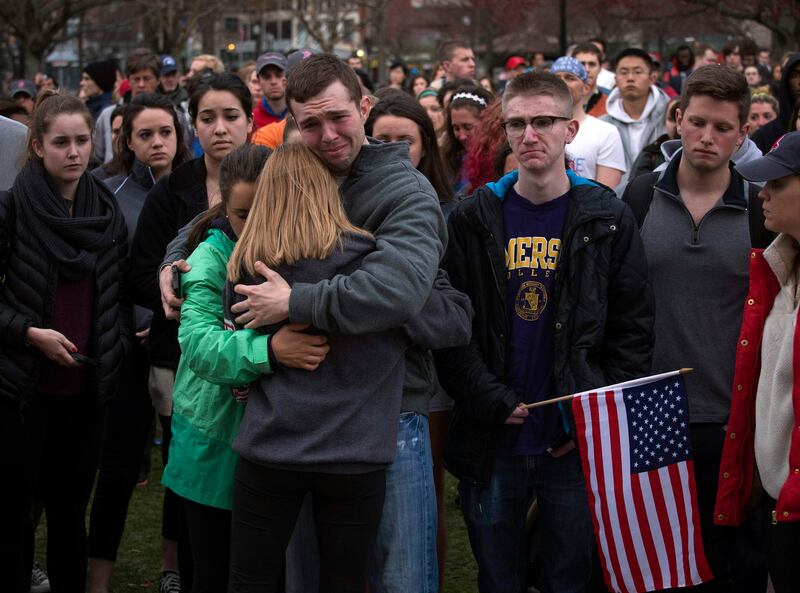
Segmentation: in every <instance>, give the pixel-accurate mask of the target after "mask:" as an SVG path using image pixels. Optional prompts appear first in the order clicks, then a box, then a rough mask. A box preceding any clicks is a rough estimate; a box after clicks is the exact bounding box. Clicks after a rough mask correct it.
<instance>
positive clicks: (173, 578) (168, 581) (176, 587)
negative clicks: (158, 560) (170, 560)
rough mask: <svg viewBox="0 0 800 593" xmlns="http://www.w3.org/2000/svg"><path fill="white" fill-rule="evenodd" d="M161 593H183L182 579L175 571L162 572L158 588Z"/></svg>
mask: <svg viewBox="0 0 800 593" xmlns="http://www.w3.org/2000/svg"><path fill="white" fill-rule="evenodd" d="M158 591H159V593H181V577H180V575H178V573H177V572H175V571H174V570H165V571H162V572H161V579H160V580H159V586H158Z"/></svg>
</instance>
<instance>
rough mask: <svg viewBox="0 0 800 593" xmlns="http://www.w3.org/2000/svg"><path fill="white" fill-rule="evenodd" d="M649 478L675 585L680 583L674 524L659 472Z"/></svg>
mask: <svg viewBox="0 0 800 593" xmlns="http://www.w3.org/2000/svg"><path fill="white" fill-rule="evenodd" d="M647 476H648V481H649V482H650V492H652V494H653V502H654V503H655V509H656V517H657V519H658V523H659V526H660V529H659V532H660V533H661V538H662V539H663V541H664V548H665V550H666V552H667V560H668V561H669V574H670V584H671V585H674V584H675V583H677V582H678V581H677V578H678V562H677V560H676V558H677V556H676V550H675V540H674V539H673V537H672V522H671V521H670V519H669V514H668V513H667V503H666V501H665V500H664V489H663V487H662V485H661V476H659V474H658V472H647Z"/></svg>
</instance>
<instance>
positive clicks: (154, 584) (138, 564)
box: [36, 448, 477, 593]
mask: <svg viewBox="0 0 800 593" xmlns="http://www.w3.org/2000/svg"><path fill="white" fill-rule="evenodd" d="M151 453H152V455H151V459H152V462H153V469H152V471H151V473H150V483H149V484H148V485H147V486H145V487H143V488H136V490H135V491H134V493H133V498H132V499H131V504H130V508H129V510H128V523H127V525H126V526H125V534H124V535H123V537H122V544H121V546H120V550H119V555H118V558H117V563H116V566H115V568H114V577H113V580H112V593H139V592H142V591H149V592H155V591H158V572H159V554H160V546H161V538H160V533H161V500H162V497H163V492H164V489H163V488H162V487H161V484H160V483H159V478H160V475H161V457H160V455H159V453H158V449H156V448H153V449H152V451H151ZM446 485H447V526H448V530H449V534H448V535H449V547H448V556H447V567H446V570H445V585H444V590H443V593H475V592H476V591H477V586H476V584H475V575H476V568H475V561H474V560H473V558H472V554H471V552H470V550H469V542H468V541H467V532H466V528H465V527H464V521H463V519H462V517H461V511H460V510H459V509H457V508H456V507H455V504H454V502H453V501H454V499H455V495H456V480H455V479H454V478H453V477H452V476H450V475H448V476H447V483H446ZM44 523H45V521H44V520H42V522H41V525H40V526H39V532H38V534H37V542H36V543H37V558H38V560H39V562H40V563H41V564H42V566H46V564H45V562H46V561H45V554H44V548H45V545H46V541H47V530H46V528H45V525H44ZM87 524H88V520H87ZM409 593H412V592H409Z"/></svg>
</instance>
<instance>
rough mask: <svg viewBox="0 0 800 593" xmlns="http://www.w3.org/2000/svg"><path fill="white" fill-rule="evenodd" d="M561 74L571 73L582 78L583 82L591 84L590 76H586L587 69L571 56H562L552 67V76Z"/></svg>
mask: <svg viewBox="0 0 800 593" xmlns="http://www.w3.org/2000/svg"><path fill="white" fill-rule="evenodd" d="M559 72H569V73H570V74H574V75H575V76H577V77H578V78H580V79H581V80H582V81H583V82H589V75H588V74H586V68H584V67H583V64H581V63H580V62H579V61H578V60H576V59H575V58H573V57H571V56H561V57H560V58H558V59H557V60H556V61H555V62H553V65H552V66H551V67H550V74H558V73H559Z"/></svg>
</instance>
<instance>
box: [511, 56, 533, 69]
mask: <svg viewBox="0 0 800 593" xmlns="http://www.w3.org/2000/svg"><path fill="white" fill-rule="evenodd" d="M527 65H528V60H526V59H525V58H523V57H522V56H511V57H510V58H508V59H507V60H506V70H513V69H514V68H519V67H520V66H527Z"/></svg>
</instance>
